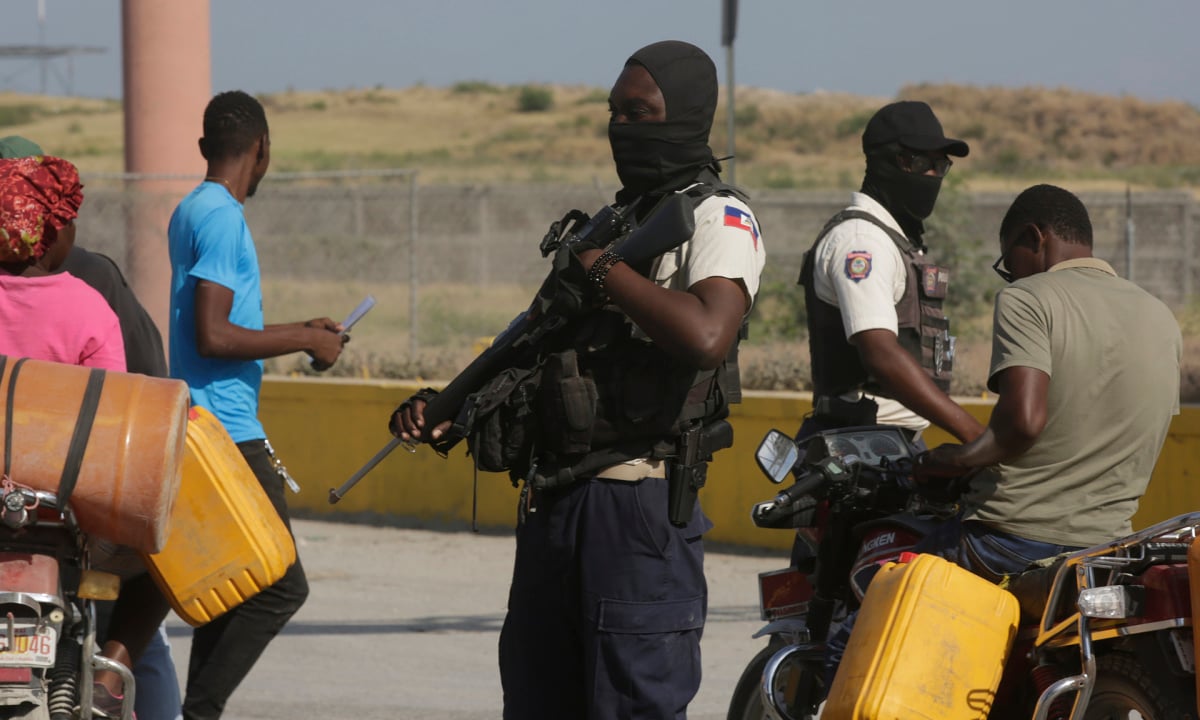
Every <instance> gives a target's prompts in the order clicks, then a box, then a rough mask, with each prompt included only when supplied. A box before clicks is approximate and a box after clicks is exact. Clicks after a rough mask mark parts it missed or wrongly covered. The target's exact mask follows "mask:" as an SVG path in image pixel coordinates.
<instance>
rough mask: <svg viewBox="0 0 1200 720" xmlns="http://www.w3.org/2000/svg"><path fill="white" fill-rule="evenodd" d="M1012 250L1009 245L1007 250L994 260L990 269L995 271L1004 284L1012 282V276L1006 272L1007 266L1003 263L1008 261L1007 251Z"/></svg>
mask: <svg viewBox="0 0 1200 720" xmlns="http://www.w3.org/2000/svg"><path fill="white" fill-rule="evenodd" d="M1014 245H1015V243H1014ZM1012 249H1013V246H1012V245H1009V246H1008V250H1005V251H1004V252H1002V253H1000V257H998V258H996V262H994V263H992V269H993V270H995V271H996V274H997V275H999V276H1000V279H1001V280H1003V281H1004V282H1006V283H1011V282H1012V281H1013V274H1012V273H1011V272H1009V271H1008V266H1006V265H1005V264H1004V261H1005V260H1007V259H1008V253H1009V251H1011V250H1012Z"/></svg>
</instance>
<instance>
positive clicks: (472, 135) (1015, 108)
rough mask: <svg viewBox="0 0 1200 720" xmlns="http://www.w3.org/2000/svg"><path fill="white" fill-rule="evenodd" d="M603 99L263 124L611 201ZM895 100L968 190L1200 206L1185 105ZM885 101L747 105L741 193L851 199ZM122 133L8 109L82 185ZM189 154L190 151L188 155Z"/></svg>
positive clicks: (773, 94) (388, 106)
mask: <svg viewBox="0 0 1200 720" xmlns="http://www.w3.org/2000/svg"><path fill="white" fill-rule="evenodd" d="M607 94H608V93H607V90H606V89H602V88H592V87H570V86H539V85H526V86H496V85H492V84H489V83H485V82H477V81H467V82H460V83H458V84H456V85H454V86H452V87H449V88H433V87H423V86H417V87H410V88H405V89H401V90H392V89H385V88H373V89H353V90H341V91H322V92H307V91H288V92H282V93H273V94H270V95H264V96H262V98H261V99H262V101H263V103H264V105H265V106H266V108H267V112H268V117H269V119H270V122H271V128H272V158H273V162H272V170H273V171H276V172H278V171H302V170H335V169H337V170H353V169H367V168H401V167H403V168H417V169H419V170H420V182H421V183H422V184H435V183H445V184H475V183H491V182H517V183H519V182H540V183H547V182H556V183H571V184H591V183H595V182H599V183H602V184H604V185H605V186H609V185H611V184H612V183H613V182H614V181H615V176H614V174H613V170H612V161H611V158H610V156H609V150H608V143H607V135H606V132H607V131H606V125H607V121H608V112H607V106H606V103H607ZM899 98H902V99H922V100H926V101H927V102H929V103H930V104H931V105H933V107H934V108H935V109H936V110H937V112H938V114H939V116H940V117H941V118H942V120H943V123H944V125H945V127H946V129H947V131H948V133H949V134H950V135H952V136H956V137H961V138H964V139H966V140H967V141H968V142H970V144H971V148H972V151H971V155H970V157H968V158H965V159H963V160H961V161H959V162H958V163H957V164H956V165H955V170H954V173H955V176H956V178H958V179H959V180H960V181H961V187H962V189H965V190H997V189H1005V190H1017V189H1020V188H1022V187H1024V186H1026V185H1028V184H1029V182H1030V181H1033V180H1035V179H1036V180H1039V181H1040V180H1054V179H1061V180H1063V181H1068V180H1069V181H1070V183H1071V186H1072V187H1074V188H1081V187H1091V188H1094V189H1103V188H1111V189H1122V190H1123V189H1124V188H1125V186H1126V185H1127V184H1130V185H1132V186H1133V187H1134V188H1135V189H1136V188H1146V189H1153V188H1173V189H1190V190H1200V143H1197V142H1196V138H1197V137H1200V110H1197V109H1196V108H1195V107H1192V106H1190V105H1188V104H1185V103H1181V102H1146V101H1143V100H1139V99H1136V98H1132V97H1106V96H1100V95H1094V94H1088V93H1082V92H1076V91H1072V90H1065V89H1043V88H1024V89H1007V88H980V87H968V86H961V85H918V86H910V87H906V88H904V89H903V90H902V91H901V92H900V93H899ZM891 99H892V98H881V97H862V96H853V95H844V94H835V93H812V94H793V93H784V92H779V91H774V90H766V89H758V88H741V89H739V93H738V98H737V108H736V110H737V112H736V119H737V126H738V130H737V132H738V156H739V157H738V168H737V175H738V182H739V183H740V184H742V185H745V186H747V187H748V188H751V189H759V188H770V189H787V188H796V189H846V188H851V187H854V186H856V185H857V184H858V182H859V180H860V179H861V173H862V156H861V151H860V149H859V137H860V134H861V132H862V129H863V127H864V126H865V124H866V122H867V120H868V118H869V117H870V116H871V114H872V113H873V112H874V111H875V110H876V109H877V108H878V107H879V106H881V105H882V104H884V103H886V102H888V101H890V100H891ZM725 118H726V115H725V109H724V107H722V108H720V110H719V113H718V119H717V123H716V127H715V128H714V133H713V138H712V145H713V148H714V150H715V151H716V152H717V154H718V155H721V154H724V148H725V147H726V146H727V142H726V135H725V133H726V127H725ZM122 132H123V131H122V108H121V105H120V103H119V102H117V101H112V100H94V99H81V98H50V97H33V96H20V95H13V94H4V93H0V136H4V135H8V134H21V135H26V136H28V137H30V138H32V139H34V140H36V141H38V142H39V143H41V144H42V145H43V146H44V147H45V148H46V149H47V150H48V151H49V152H52V153H55V154H58V155H62V156H65V157H67V158H69V159H70V160H72V161H74V162H75V163H76V164H77V165H79V167H80V169H81V170H82V171H83V172H84V173H85V175H86V174H87V173H98V172H119V171H121V170H122V166H123V155H122ZM199 133H200V129H199V119H198V118H197V128H196V135H197V136H198V135H199ZM181 142H186V143H187V144H188V146H189V147H194V142H195V138H182V139H181ZM285 285H286V283H285ZM308 289H310V290H311V288H308ZM293 290H294V288H293V289H289V287H284V288H283V289H282V290H281V289H278V288H276V289H275V290H273V292H276V293H283V294H282V295H280V296H279V297H274V298H272V302H271V303H269V306H270V307H293V306H294V305H293V304H292V303H289V302H288V301H286V298H287V297H289V296H287V295H286V293H287V292H292V291H293ZM382 291H383V290H380V292H382ZM523 297H524V295H521V296H520V298H523ZM281 298H284V299H283V300H281ZM793 299H794V298H793ZM761 300H762V302H761V303H760V309H759V312H760V314H762V313H764V312H767V309H769V308H770V307H771V306H772V305H771V300H770V299H769V298H762V299H761ZM345 302H350V301H349V300H345ZM516 302H518V303H519V302H520V300H518V301H516ZM784 310H785V311H787V308H786V307H785V309H784ZM1179 312H1180V319H1181V323H1182V324H1183V326H1184V331H1185V336H1187V338H1188V344H1189V350H1190V349H1191V348H1192V347H1194V346H1196V345H1197V343H1200V304H1197V303H1193V304H1192V306H1190V307H1186V308H1180V309H1179ZM506 317H507V316H506ZM760 319H761V318H760ZM964 319H966V320H967V324H966V325H965V326H964V325H961V324H960V328H964V327H965V328H966V329H968V330H969V329H970V328H971V327H976V328H977V330H978V331H977V332H974V334H973V335H972V333H971V332H967V335H968V336H970V337H966V338H964V340H970V342H963V343H960V347H961V356H962V357H961V358H960V360H961V363H960V364H961V365H962V366H963V367H962V369H963V372H962V373H961V377H962V381H961V382H960V383H959V384H957V385H956V387H955V390H956V392H960V393H972V394H974V393H978V392H980V391H981V390H982V385H981V381H982V378H983V377H984V376H985V375H986V363H987V355H988V352H987V338H988V337H989V336H990V315H988V314H987V313H986V312H981V313H980V317H979V318H970V317H968V318H964ZM396 322H397V323H401V321H400V320H397V321H396ZM972 323H973V324H972ZM385 324H386V323H385ZM364 332H365V331H364ZM459 335H462V336H463V337H466V335H464V334H463V333H459ZM470 337H474V335H473V334H471V335H470ZM359 339H360V340H365V339H366V338H365V337H363V338H359ZM464 342H465V341H464ZM788 342H789V343H790V344H788V345H786V347H784V346H775V345H770V344H766V345H764V344H761V342H760V343H750V346H748V347H747V348H745V355H744V362H743V367H744V369H745V373H746V376H745V377H746V380H747V383H748V386H750V387H758V388H772V389H803V388H804V387H806V386H807V379H806V378H807V372H808V369H807V363H806V362H805V360H806V359H807V352H806V350H805V348H804V346H803V341H802V340H790V341H788ZM368 346H369V343H368ZM359 349H366V348H364V347H363V343H362V342H360V343H358V349H356V351H355V352H358V350H359ZM351 354H352V355H353V354H354V353H351ZM426 354H427V355H429V357H425V355H422V356H421V357H418V358H407V357H406V356H405V353H404V351H403V350H401V351H399V352H398V354H396V353H392V354H388V353H382V355H381V356H382V357H383V358H384V359H383V360H380V359H379V358H375V359H372V358H371V357H370V352H368V353H367V354H366V355H364V356H363V358H360V359H359V360H358V361H357V362H344V363H341V364H340V365H339V372H344V373H347V374H354V375H374V376H380V375H383V376H393V375H403V376H408V377H411V376H413V375H424V376H426V377H449V376H450V375H452V374H453V373H454V372H455V371H456V370H457V369H458V368H461V367H462V366H463V365H464V364H465V363H466V362H467V361H469V359H470V358H471V357H472V356H473V354H474V351H472V350H471V349H469V348H466V349H462V348H459V349H457V350H454V351H453V352H451V351H450V350H448V349H445V348H442V349H432V350H431V351H430V352H429V353H426ZM1188 355H1189V356H1190V355H1192V353H1191V352H1189V353H1188ZM302 365H303V363H299V366H302ZM393 366H394V367H393ZM275 369H276V370H277V371H285V372H286V371H290V370H289V368H287V367H276V368H275ZM303 371H304V370H303V367H300V369H299V370H296V372H303ZM1185 374H1186V378H1185V386H1186V388H1187V389H1186V390H1185V398H1187V399H1189V400H1191V399H1200V368H1196V369H1193V368H1191V367H1189V368H1188V369H1187V372H1186V373H1185Z"/></svg>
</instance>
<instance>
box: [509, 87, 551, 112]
mask: <svg viewBox="0 0 1200 720" xmlns="http://www.w3.org/2000/svg"><path fill="white" fill-rule="evenodd" d="M552 107H554V91H553V90H551V89H550V88H544V87H538V86H537V85H525V86H523V87H522V88H521V92H520V94H518V95H517V110H519V111H521V112H546V111H547V110H549V109H550V108H552Z"/></svg>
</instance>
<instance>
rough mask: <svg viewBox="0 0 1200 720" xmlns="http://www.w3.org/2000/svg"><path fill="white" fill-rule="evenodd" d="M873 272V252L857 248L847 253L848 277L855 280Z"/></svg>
mask: <svg viewBox="0 0 1200 720" xmlns="http://www.w3.org/2000/svg"><path fill="white" fill-rule="evenodd" d="M870 274H871V253H869V252H865V251H863V250H855V251H854V252H850V253H846V277H848V278H850V279H851V280H853V281H854V282H858V281H859V280H862V279H863V278H865V277H866V276H868V275H870Z"/></svg>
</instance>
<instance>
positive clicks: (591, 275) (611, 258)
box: [587, 250, 625, 292]
mask: <svg viewBox="0 0 1200 720" xmlns="http://www.w3.org/2000/svg"><path fill="white" fill-rule="evenodd" d="M624 259H625V258H623V257H621V256H620V255H618V254H616V253H615V252H613V251H612V250H606V251H604V253H603V254H601V255H600V257H598V258H596V261H595V262H594V263H592V267H591V268H590V269H588V273H587V279H588V281H589V282H590V283H592V285H595V286H596V289H597V290H600V291H601V292H603V291H604V281H605V280H606V279H607V278H608V271H609V270H612V267H613V265H616V264H617V263H619V262H621V261H623V260H624Z"/></svg>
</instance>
